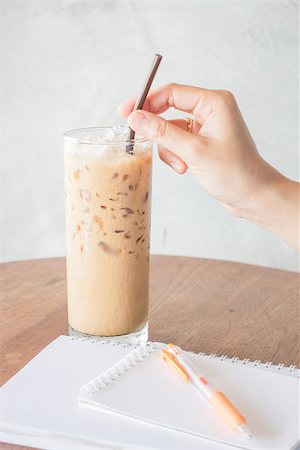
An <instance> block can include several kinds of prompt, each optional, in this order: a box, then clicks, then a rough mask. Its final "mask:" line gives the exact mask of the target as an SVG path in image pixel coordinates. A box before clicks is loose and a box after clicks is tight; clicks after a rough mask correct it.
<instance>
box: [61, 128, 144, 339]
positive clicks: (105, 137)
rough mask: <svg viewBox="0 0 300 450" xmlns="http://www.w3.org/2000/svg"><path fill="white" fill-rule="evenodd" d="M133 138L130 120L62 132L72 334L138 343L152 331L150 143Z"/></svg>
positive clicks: (69, 313)
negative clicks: (122, 124)
mask: <svg viewBox="0 0 300 450" xmlns="http://www.w3.org/2000/svg"><path fill="white" fill-rule="evenodd" d="M127 139H128V129H126V128H125V127H99V128H86V129H80V130H73V131H69V132H67V133H65V135H64V165H65V212H66V242H67V286H68V321H69V333H70V334H72V335H88V336H93V337H97V338H98V339H110V340H115V341H119V342H124V343H133V344H139V343H143V342H146V341H147V338H148V293H149V246H150V212H151V170H152V143H151V142H149V141H147V140H145V139H142V138H137V139H135V140H134V141H132V142H128V140H127ZM133 144H134V145H133ZM128 149H129V150H130V149H133V150H132V153H130V152H128Z"/></svg>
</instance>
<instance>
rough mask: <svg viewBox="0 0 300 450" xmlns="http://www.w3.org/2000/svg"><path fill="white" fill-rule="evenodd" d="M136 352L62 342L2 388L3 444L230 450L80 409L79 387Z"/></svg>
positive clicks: (52, 448) (68, 449) (55, 449)
mask: <svg viewBox="0 0 300 450" xmlns="http://www.w3.org/2000/svg"><path fill="white" fill-rule="evenodd" d="M131 349H132V347H123V346H121V345H111V344H104V345H103V344H99V343H94V342H92V341H82V340H79V339H75V340H74V339H72V338H70V337H67V336H60V337H59V338H57V339H56V340H55V341H53V342H52V343H51V344H50V345H48V346H47V347H46V348H45V349H44V350H42V351H41V352H40V353H39V354H38V355H37V356H36V357H35V358H33V360H32V361H30V362H29V363H28V364H27V365H26V366H25V367H24V368H23V369H22V370H21V371H20V372H18V373H17V374H16V375H15V376H14V377H12V378H11V379H10V380H9V381H8V382H7V383H6V384H4V385H3V386H2V387H1V388H0V441H4V442H10V443H15V444H20V445H28V446H32V447H36V448H43V449H49V450H62V449H63V450H75V449H76V450H87V449H90V448H91V449H92V448H94V449H95V448H97V449H114V450H120V449H122V450H128V449H139V450H143V449H145V450H147V449H169V450H170V449H172V450H176V449H178V450H179V449H180V450H182V449H185V450H188V449H195V450H196V449H197V450H201V449H203V450H224V449H225V448H226V449H228V447H224V446H223V445H218V446H216V444H215V443H213V442H212V443H211V442H208V441H206V440H202V439H199V438H196V437H192V436H185V435H183V434H181V433H178V432H174V431H168V430H163V429H161V428H158V427H156V426H153V425H150V424H143V423H141V422H136V421H135V422H133V421H132V420H128V419H126V418H122V417H120V416H116V415H110V414H106V413H97V414H95V413H94V412H93V411H89V410H86V409H83V408H80V407H79V406H78V400H77V394H78V391H79V389H80V387H81V386H82V385H83V384H84V383H87V382H88V381H89V380H90V379H91V378H93V377H95V376H96V375H98V374H99V373H100V372H103V371H105V370H106V369H108V368H109V367H110V366H112V365H113V364H114V363H115V362H116V361H118V360H120V358H123V357H124V356H125V355H127V354H128V353H129V352H130V351H131Z"/></svg>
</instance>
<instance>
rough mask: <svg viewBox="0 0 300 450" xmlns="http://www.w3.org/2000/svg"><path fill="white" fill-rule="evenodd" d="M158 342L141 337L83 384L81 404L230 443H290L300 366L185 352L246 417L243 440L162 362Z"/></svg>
mask: <svg viewBox="0 0 300 450" xmlns="http://www.w3.org/2000/svg"><path fill="white" fill-rule="evenodd" d="M162 348H165V344H161V343H147V344H146V345H143V346H141V347H139V348H137V349H135V350H133V351H132V352H131V353H129V354H128V355H127V356H125V357H124V358H122V359H121V360H120V361H119V362H118V363H116V364H114V365H113V366H112V367H110V368H109V369H108V370H106V371H104V372H103V373H102V374H99V375H98V376H97V377H95V378H94V379H92V380H91V381H90V382H88V383H86V384H84V385H83V386H82V387H81V389H80V392H79V403H80V405H81V406H83V407H86V408H90V409H91V410H94V411H102V412H110V413H115V414H118V415H122V416H124V417H125V416H126V417H128V418H130V419H132V420H135V421H141V422H144V423H151V424H154V425H156V426H158V427H162V428H164V429H169V430H176V431H177V432H178V431H179V432H181V433H183V434H187V435H194V436H198V437H201V438H206V439H208V440H212V441H215V442H218V443H221V444H228V445H230V446H233V447H239V448H245V449H267V448H268V449H273V450H274V449H291V448H296V446H297V442H298V439H299V371H298V370H295V367H294V366H292V367H290V368H284V367H283V366H282V365H279V366H276V367H274V366H272V364H271V363H269V362H268V363H266V364H261V363H260V362H259V361H255V362H250V361H248V360H244V361H239V360H238V359H237V358H231V359H228V358H226V356H222V357H220V358H218V357H215V355H211V356H207V355H204V354H200V355H199V354H193V353H189V356H190V358H191V359H192V361H193V363H194V364H195V366H196V367H197V366H198V367H199V372H201V373H203V374H204V375H205V376H206V378H207V379H208V380H210V381H211V382H212V383H213V384H215V385H216V386H218V388H219V389H220V390H221V391H222V392H224V393H225V395H227V396H228V398H229V399H231V401H232V402H233V404H234V405H235V406H236V407H237V409H238V410H239V411H240V412H241V413H242V414H243V415H244V416H245V417H246V418H247V421H248V424H249V427H250V429H251V430H252V432H253V436H254V438H253V439H247V438H245V437H243V436H239V435H236V434H235V433H234V432H232V431H231V430H230V429H228V428H227V426H226V425H225V424H224V423H223V422H221V420H220V419H219V417H216V414H215V412H214V411H213V410H212V409H210V408H209V407H208V405H207V403H206V402H205V401H203V399H202V398H201V397H200V396H199V395H198V394H197V392H196V391H195V389H194V388H193V386H192V385H191V384H190V383H184V382H183V381H182V380H180V379H179V378H178V377H177V376H176V374H175V373H173V372H172V371H171V370H170V368H169V367H168V366H167V365H166V364H164V363H163V361H162V359H161V356H160V352H159V350H160V349H162ZM262 369H263V370H262ZM293 375H294V376H293Z"/></svg>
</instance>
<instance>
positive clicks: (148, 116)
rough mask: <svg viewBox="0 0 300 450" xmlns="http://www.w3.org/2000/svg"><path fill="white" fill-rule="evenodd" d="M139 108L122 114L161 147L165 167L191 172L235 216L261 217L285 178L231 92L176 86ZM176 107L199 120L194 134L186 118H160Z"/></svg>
mask: <svg viewBox="0 0 300 450" xmlns="http://www.w3.org/2000/svg"><path fill="white" fill-rule="evenodd" d="M134 103H135V99H131V100H128V101H126V102H124V103H123V104H121V105H120V107H119V112H120V114H121V115H123V116H125V117H128V123H129V126H130V127H131V128H132V129H133V130H135V131H136V132H138V133H139V134H140V135H142V136H144V137H146V138H148V139H150V140H152V141H154V142H156V143H157V144H158V146H159V155H160V158H161V159H162V160H163V161H164V162H165V163H167V164H168V165H169V166H171V167H172V168H173V169H174V170H175V171H176V172H178V173H185V172H186V170H187V169H189V170H190V171H191V172H192V173H193V175H194V176H195V178H196V180H197V181H198V182H199V183H200V185H201V186H202V187H203V189H205V190H206V191H207V192H208V193H209V194H210V195H211V196H213V197H214V198H216V199H217V200H218V201H220V202H221V203H222V204H223V205H224V206H225V207H226V208H227V209H229V210H230V211H231V212H232V213H233V214H235V215H237V216H240V217H246V216H247V217H248V218H249V215H256V214H257V209H258V207H259V205H260V193H261V192H262V191H263V190H264V189H265V188H266V187H267V186H269V185H270V184H272V183H273V182H274V181H275V179H277V178H278V177H280V176H281V175H280V174H279V173H278V172H277V171H276V170H275V169H274V168H273V167H271V166H270V165H269V164H268V163H267V162H266V161H264V160H263V159H262V158H261V156H260V155H259V153H258V151H257V149H256V146H255V143H254V141H253V139H252V137H251V135H250V133H249V131H248V129H247V126H246V124H245V122H244V120H243V117H242V115H241V113H240V110H239V108H238V105H237V103H236V101H235V98H234V96H233V95H232V94H231V93H229V92H227V91H214V90H208V89H202V88H198V87H192V86H183V85H179V84H173V83H172V84H169V85H166V86H162V87H160V88H158V89H156V90H154V91H152V92H150V94H149V95H148V97H147V100H146V103H145V105H144V108H145V109H144V110H142V111H141V110H139V111H134V112H132V110H133V107H134ZM171 107H173V108H175V109H177V110H180V111H184V112H186V113H189V114H192V115H193V118H194V122H193V127H192V130H191V133H188V132H187V121H186V120H185V119H183V120H169V121H168V120H165V119H163V118H162V117H160V116H158V114H160V113H163V112H165V111H166V110H167V109H169V108H171ZM131 112H132V113H131ZM249 209H250V210H251V211H249Z"/></svg>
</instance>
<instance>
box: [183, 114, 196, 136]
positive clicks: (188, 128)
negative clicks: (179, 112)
mask: <svg viewBox="0 0 300 450" xmlns="http://www.w3.org/2000/svg"><path fill="white" fill-rule="evenodd" d="M185 121H186V131H187V132H188V133H191V132H192V131H193V124H194V120H193V119H192V118H191V117H186V118H185Z"/></svg>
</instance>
